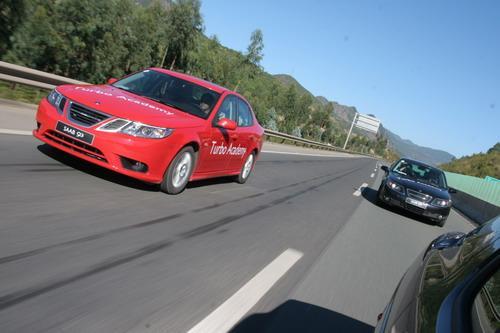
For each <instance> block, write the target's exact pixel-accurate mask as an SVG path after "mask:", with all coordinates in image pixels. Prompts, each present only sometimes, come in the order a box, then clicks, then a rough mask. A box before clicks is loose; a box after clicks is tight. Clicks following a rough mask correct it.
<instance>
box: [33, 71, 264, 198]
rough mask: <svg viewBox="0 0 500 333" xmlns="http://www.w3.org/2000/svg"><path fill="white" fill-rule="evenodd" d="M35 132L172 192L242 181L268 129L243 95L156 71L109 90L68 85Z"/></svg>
mask: <svg viewBox="0 0 500 333" xmlns="http://www.w3.org/2000/svg"><path fill="white" fill-rule="evenodd" d="M36 121H37V129H36V130H34V131H33V135H34V136H35V137H36V138H38V139H40V140H42V141H43V142H45V143H47V144H49V145H51V146H53V147H56V148H58V149H60V150H63V151H65V152H67V153H69V154H72V155H74V156H77V157H79V158H81V159H84V160H86V161H89V162H91V163H94V164H97V165H100V166H102V167H105V168H108V169H111V170H114V171H117V172H119V173H122V174H125V175H127V176H130V177H134V178H137V179H140V180H142V181H145V182H149V183H157V184H160V187H161V189H162V190H163V191H165V192H167V193H170V194H177V193H179V192H182V191H183V190H184V188H185V187H186V185H187V183H188V181H190V180H198V179H204V178H211V177H220V176H231V175H233V176H235V178H236V180H237V181H238V182H239V183H244V182H245V181H246V180H247V179H248V177H249V175H250V173H251V171H252V169H253V166H254V164H255V160H256V158H257V156H258V155H259V152H260V150H261V148H262V143H263V134H264V129H263V128H262V127H261V126H260V125H259V123H258V122H257V119H256V118H255V115H254V113H253V112H252V108H251V107H250V105H249V104H248V102H247V101H246V100H245V99H244V98H243V97H242V96H240V95H238V94H237V93H235V92H233V91H230V90H228V89H226V88H223V87H220V86H217V85H215V84H213V83H209V82H206V81H204V80H201V79H198V78H195V77H192V76H189V75H185V74H181V73H176V72H172V71H168V70H165V69H160V68H150V69H146V70H144V71H141V72H137V73H135V74H132V75H129V76H126V77H125V78H123V79H121V80H118V81H116V80H114V79H110V80H109V82H108V84H106V85H95V86H90V85H63V86H59V87H57V88H56V89H55V90H53V91H52V92H51V93H50V94H49V96H48V97H47V98H46V99H43V100H42V101H41V102H40V105H39V106H38V112H37V115H36Z"/></svg>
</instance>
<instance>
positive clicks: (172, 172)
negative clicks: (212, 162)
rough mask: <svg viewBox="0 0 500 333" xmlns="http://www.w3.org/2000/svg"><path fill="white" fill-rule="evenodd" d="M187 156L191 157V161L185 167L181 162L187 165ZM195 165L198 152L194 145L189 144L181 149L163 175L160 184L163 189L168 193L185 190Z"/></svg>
mask: <svg viewBox="0 0 500 333" xmlns="http://www.w3.org/2000/svg"><path fill="white" fill-rule="evenodd" d="M185 158H187V159H189V161H190V162H189V166H187V167H186V169H183V166H182V165H179V164H180V163H184V164H183V165H185V164H186V163H187V161H186V160H184V159H185ZM195 165H196V153H195V152H194V149H193V147H191V146H188V147H184V148H183V149H181V151H179V152H178V153H177V155H176V156H175V157H174V159H173V160H172V162H171V163H170V165H169V166H168V169H167V171H166V172H165V175H164V176H163V181H162V182H161V184H160V188H161V190H162V191H163V192H165V193H168V194H179V193H181V192H182V191H184V189H185V188H186V185H187V184H188V183H189V179H190V178H191V175H192V174H193V170H194V168H195ZM181 169H182V170H184V173H183V172H181V171H182V170H181Z"/></svg>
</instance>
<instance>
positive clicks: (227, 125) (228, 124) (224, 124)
mask: <svg viewBox="0 0 500 333" xmlns="http://www.w3.org/2000/svg"><path fill="white" fill-rule="evenodd" d="M217 127H220V128H224V129H227V130H230V131H234V130H235V129H236V127H238V125H237V124H236V122H235V121H234V120H231V119H228V118H222V119H221V120H219V121H218V122H217Z"/></svg>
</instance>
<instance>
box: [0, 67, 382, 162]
mask: <svg viewBox="0 0 500 333" xmlns="http://www.w3.org/2000/svg"><path fill="white" fill-rule="evenodd" d="M0 80H2V81H7V82H12V83H19V84H23V85H27V86H31V87H35V88H40V89H54V88H55V87H56V86H58V85H61V84H89V83H87V82H82V81H78V80H73V79H70V78H67V77H64V76H60V75H55V74H50V73H46V72H43V71H39V70H36V69H31V68H28V67H24V66H19V65H14V64H11V63H8V62H4V61H0ZM265 135H266V136H268V137H271V138H276V139H280V140H282V142H283V143H284V142H287V141H288V142H291V143H293V144H295V145H302V146H307V147H314V148H319V149H324V150H330V151H337V152H344V153H348V154H356V155H364V156H369V157H373V158H379V157H378V156H375V155H371V154H366V153H359V152H354V151H351V150H346V149H342V148H339V147H334V146H331V145H328V144H324V143H322V142H317V141H312V140H307V139H303V138H299V137H296V136H293V135H290V134H286V133H281V132H278V131H272V130H269V129H265Z"/></svg>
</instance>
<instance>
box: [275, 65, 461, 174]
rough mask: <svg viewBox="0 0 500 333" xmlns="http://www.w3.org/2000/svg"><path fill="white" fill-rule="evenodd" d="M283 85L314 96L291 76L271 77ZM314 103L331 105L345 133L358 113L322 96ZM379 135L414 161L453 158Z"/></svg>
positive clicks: (388, 133)
mask: <svg viewBox="0 0 500 333" xmlns="http://www.w3.org/2000/svg"><path fill="white" fill-rule="evenodd" d="M273 76H274V77H275V78H277V79H278V80H279V81H280V82H281V83H282V84H284V85H294V86H295V87H296V88H297V90H298V91H299V92H300V93H301V94H308V95H310V96H314V95H313V94H312V93H311V92H310V91H309V90H307V89H306V88H304V86H302V85H301V84H300V83H299V82H298V81H297V80H296V79H295V78H294V77H293V76H291V75H288V74H276V75H273ZM314 98H315V100H316V102H317V103H319V104H321V105H326V104H328V103H332V104H333V114H332V116H333V117H334V118H335V119H337V120H338V122H339V123H340V124H341V126H342V128H343V129H344V130H345V131H346V132H347V131H348V130H349V127H350V126H351V122H352V119H353V117H354V114H355V113H356V112H358V111H357V110H356V107H354V106H347V105H343V104H340V103H338V102H335V101H329V100H328V99H327V98H325V97H324V96H316V97H314ZM353 131H354V133H356V134H360V135H364V136H366V137H368V138H370V139H375V137H376V136H375V135H374V134H373V133H368V132H366V131H363V130H359V129H357V128H355V129H354V130H353ZM379 133H380V135H382V136H384V137H385V138H387V141H388V146H389V147H390V148H392V149H393V150H394V151H396V153H398V154H399V155H400V156H404V157H409V158H414V159H416V160H420V161H423V162H427V163H429V164H433V165H439V164H443V163H448V162H450V161H451V160H453V159H454V158H455V156H453V155H452V154H450V153H448V152H446V151H443V150H438V149H433V148H429V147H422V146H419V145H417V144H415V143H413V142H411V141H410V140H406V139H403V138H401V137H400V136H399V135H397V134H395V133H393V132H391V131H390V130H388V129H386V128H384V127H383V126H381V130H380V132H379Z"/></svg>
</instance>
